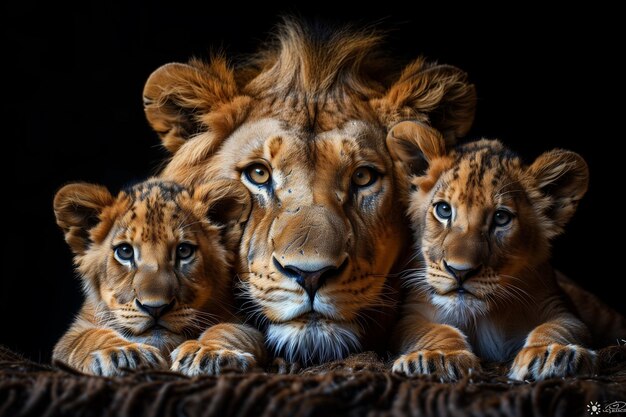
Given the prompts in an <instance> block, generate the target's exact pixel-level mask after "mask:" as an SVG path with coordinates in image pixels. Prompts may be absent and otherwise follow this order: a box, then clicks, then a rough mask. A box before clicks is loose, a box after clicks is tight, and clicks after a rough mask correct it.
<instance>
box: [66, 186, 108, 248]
mask: <svg viewBox="0 0 626 417" xmlns="http://www.w3.org/2000/svg"><path fill="white" fill-rule="evenodd" d="M113 202H114V198H113V196H112V195H111V193H110V192H109V190H107V189H106V188H105V187H103V186H101V185H95V184H87V183H75V184H68V185H66V186H65V187H63V188H61V189H60V190H59V191H58V192H57V193H56V195H55V196H54V215H55V216H56V219H57V224H58V225H59V227H60V228H61V229H62V230H63V232H64V233H65V241H66V242H67V243H68V245H69V246H70V248H71V249H72V251H73V252H74V253H75V254H77V255H80V254H82V253H84V252H85V250H86V249H87V247H88V246H89V243H90V241H89V230H90V229H92V228H93V227H94V226H96V225H97V224H98V222H99V221H100V219H99V216H100V213H102V210H103V209H104V208H105V207H108V206H110V205H111V204H113Z"/></svg>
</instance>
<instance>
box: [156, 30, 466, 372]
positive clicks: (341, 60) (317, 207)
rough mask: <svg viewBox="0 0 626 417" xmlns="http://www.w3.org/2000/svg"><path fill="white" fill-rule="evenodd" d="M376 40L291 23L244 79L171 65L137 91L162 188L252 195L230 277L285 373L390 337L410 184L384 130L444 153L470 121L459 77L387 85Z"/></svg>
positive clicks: (447, 73)
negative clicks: (209, 185)
mask: <svg viewBox="0 0 626 417" xmlns="http://www.w3.org/2000/svg"><path fill="white" fill-rule="evenodd" d="M380 40H381V37H380V36H379V35H378V34H376V33H373V32H371V31H369V32H368V31H354V30H343V31H324V30H322V31H320V30H318V29H316V28H314V27H312V26H307V25H303V24H300V23H297V22H293V21H287V22H286V23H285V24H284V25H283V26H282V27H281V28H280V29H279V31H278V35H277V37H276V40H275V42H274V43H273V45H272V46H270V47H269V48H267V49H266V50H263V51H261V52H260V53H259V54H258V55H257V56H256V57H254V58H252V59H250V60H249V62H248V63H247V64H245V65H244V66H242V67H240V68H237V69H233V68H230V67H229V66H228V64H227V62H226V60H225V59H224V58H222V57H214V58H213V59H212V60H211V61H210V62H208V63H203V62H200V61H198V60H192V61H191V62H189V63H188V64H168V65H165V66H163V67H161V68H159V69H158V70H157V71H155V72H154V73H153V74H152V75H151V76H150V78H149V79H148V81H147V83H146V86H145V89H144V103H145V110H146V116H147V118H148V120H149V121H150V123H151V124H152V126H153V127H154V129H155V130H156V131H157V132H158V133H159V134H160V135H161V138H162V141H163V144H164V146H165V147H166V148H168V149H169V150H170V151H171V152H172V153H173V156H172V159H171V161H170V162H169V164H168V165H167V167H166V168H165V170H164V171H163V174H162V175H163V177H164V178H167V179H172V180H175V181H179V182H182V183H184V184H187V185H188V184H197V183H201V182H203V181H206V180H210V179H214V178H230V179H234V180H239V181H241V182H242V183H243V184H244V185H246V186H247V187H248V189H249V190H250V192H251V193H252V195H253V204H252V212H251V215H250V219H249V221H248V223H247V224H246V226H245V230H244V234H243V239H242V242H241V246H240V251H239V254H240V262H239V263H238V265H237V269H238V272H239V274H240V279H241V289H242V292H243V298H244V301H245V304H244V306H243V307H244V308H245V310H246V312H247V313H248V314H249V315H250V316H251V317H254V318H256V319H258V323H259V325H260V326H261V327H263V328H264V329H265V331H266V338H267V342H268V343H269V345H270V346H271V347H272V348H273V350H274V352H275V353H280V354H283V355H285V356H286V357H287V358H288V359H293V360H301V361H303V362H319V361H326V360H330V359H335V358H340V357H342V356H344V355H345V354H347V353H348V352H349V351H353V350H359V349H361V348H362V347H363V346H364V345H365V344H366V340H365V332H363V331H362V327H363V326H368V325H369V326H370V327H369V329H368V331H367V333H368V335H371V336H373V338H374V339H376V336H375V334H376V331H380V330H383V331H384V330H385V328H386V327H388V326H386V325H385V322H384V319H383V317H382V316H380V314H379V313H384V312H385V309H386V308H387V307H393V300H391V299H389V293H390V291H389V286H390V283H389V282H388V280H387V279H386V276H387V275H388V273H389V272H390V271H393V267H394V264H395V263H396V262H398V261H399V259H400V258H401V254H402V251H403V248H406V247H407V246H408V239H409V236H408V233H407V232H406V227H404V225H405V219H404V207H403V206H402V204H398V202H399V201H400V200H401V197H400V196H401V195H403V190H404V189H406V187H407V184H408V182H407V179H406V176H405V175H400V176H398V172H397V167H396V166H395V165H394V163H393V162H392V160H391V158H390V157H389V150H388V149H387V148H386V144H385V136H386V134H387V130H388V129H389V128H390V127H391V126H392V125H394V124H395V123H397V122H398V121H400V120H403V119H407V118H408V119H415V120H420V121H422V122H425V123H431V124H432V125H434V126H436V127H437V128H438V129H440V130H441V131H443V132H445V134H446V137H447V138H448V139H449V140H450V141H453V140H454V138H455V137H456V136H459V135H462V134H464V133H465V132H466V131H467V129H468V128H469V126H470V124H471V122H472V119H473V114H474V102H475V93H474V87H473V85H471V84H470V83H469V82H468V81H467V77H466V75H465V73H463V72H462V71H460V70H458V69H457V68H454V67H450V66H445V65H437V64H432V63H428V62H426V61H425V60H424V59H422V58H419V59H417V60H415V61H414V62H413V63H411V64H409V65H408V66H406V67H405V69H404V70H403V71H396V70H395V69H394V68H393V67H392V66H390V65H389V61H388V60H386V59H383V58H381V53H380V51H381V48H380V47H379V43H380ZM259 167H261V168H259ZM255 169H256V170H258V169H260V170H261V171H258V172H256V173H255ZM251 174H252V175H259V176H260V177H259V178H261V177H262V178H266V177H265V176H266V175H268V176H269V177H268V178H269V179H267V182H266V183H264V184H263V185H258V184H255V183H254V182H253V181H251V180H250V178H249V175H251ZM365 179H371V180H372V181H371V183H369V184H367V185H361V186H360V185H358V183H361V184H366V182H365ZM298 271H299V272H298ZM374 311H376V315H377V316H376V317H374V314H373V312H374ZM372 322H377V323H378V325H377V324H374V323H372ZM380 341H384V338H380V337H378V338H377V342H380Z"/></svg>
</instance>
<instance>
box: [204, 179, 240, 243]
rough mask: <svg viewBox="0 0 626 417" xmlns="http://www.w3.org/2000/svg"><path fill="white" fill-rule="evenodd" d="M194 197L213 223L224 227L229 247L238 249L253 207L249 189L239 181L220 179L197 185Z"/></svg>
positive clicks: (225, 239) (225, 238)
mask: <svg viewBox="0 0 626 417" xmlns="http://www.w3.org/2000/svg"><path fill="white" fill-rule="evenodd" d="M193 197H194V199H195V200H197V201H200V202H201V203H202V205H203V207H204V208H205V209H206V216H207V217H208V218H209V220H210V221H211V222H212V223H215V224H218V225H220V226H223V227H224V241H225V243H226V245H227V247H228V249H229V250H236V248H237V247H238V245H239V240H240V239H241V233H242V230H243V226H244V224H245V222H246V221H247V220H248V216H249V215H250V210H251V208H252V202H251V199H250V192H249V191H248V189H247V188H246V187H245V186H244V185H243V184H242V183H241V182H239V181H235V180H229V179H219V180H214V181H211V182H208V183H205V184H201V185H199V186H198V187H196V188H195V190H194V192H193Z"/></svg>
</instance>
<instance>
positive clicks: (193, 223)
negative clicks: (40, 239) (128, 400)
mask: <svg viewBox="0 0 626 417" xmlns="http://www.w3.org/2000/svg"><path fill="white" fill-rule="evenodd" d="M249 210H250V197H249V194H248V191H247V190H246V188H245V187H244V186H243V185H241V184H239V183H238V182H236V181H230V180H219V181H214V182H211V183H207V184H204V185H201V186H198V187H197V188H195V189H193V190H190V189H186V188H183V187H182V186H180V185H179V184H176V183H173V182H167V181H161V180H158V179H150V180H147V181H145V182H143V183H140V184H138V185H135V186H133V187H131V188H129V189H126V190H124V191H122V192H120V193H119V195H118V196H117V197H114V196H112V195H111V194H110V193H109V191H108V190H107V189H106V188H104V187H102V186H99V185H93V184H86V183H76V184H70V185H67V186H65V187H63V188H62V189H61V190H60V191H59V192H58V193H57V194H56V196H55V198H54V212H55V215H56V219H57V223H58V225H59V226H60V227H61V228H62V229H63V231H64V232H65V240H66V241H67V243H68V244H69V246H70V248H71V250H72V252H73V253H74V255H75V256H74V262H75V264H76V267H77V270H78V272H79V274H80V276H81V280H82V286H83V291H84V294H85V301H84V304H83V306H82V309H81V311H80V313H79V314H78V316H77V317H76V319H75V321H74V323H73V324H72V326H71V327H70V329H69V330H68V331H67V332H66V333H65V335H64V336H63V337H62V338H61V340H59V342H58V343H57V345H56V346H55V348H54V352H53V359H55V360H59V361H62V362H65V363H67V364H68V365H70V366H72V367H74V368H76V369H78V370H80V371H82V372H86V373H91V374H96V375H107V376H110V375H117V374H119V373H120V371H121V369H122V368H136V367H138V366H140V365H143V366H148V367H166V366H168V361H167V360H166V358H167V355H169V354H170V353H171V363H172V365H171V368H172V369H173V370H176V371H180V372H183V373H186V374H189V375H195V374H200V373H219V372H220V369H221V368H222V367H223V366H229V367H231V368H232V367H234V368H237V369H239V370H242V371H245V370H247V369H249V368H251V367H253V366H254V365H255V364H256V362H257V361H258V360H261V358H262V357H263V355H264V353H263V338H262V335H261V334H260V333H259V332H258V331H257V330H254V329H252V328H249V327H248V326H244V325H241V324H230V323H228V324H226V323H222V322H225V321H231V320H233V318H234V316H233V314H232V313H231V312H230V311H229V307H230V304H231V303H230V299H231V293H232V290H231V285H232V283H231V281H232V278H231V275H230V265H231V263H232V261H233V259H232V258H233V254H234V251H235V249H236V247H237V245H238V244H239V239H240V237H241V223H242V222H244V221H245V220H246V218H247V216H248V213H249ZM217 323H221V324H217ZM210 326H211V327H210ZM203 330H205V331H204V332H203V333H202V331H203ZM201 333H202V334H201ZM198 336H200V337H199V338H198V339H196V340H189V339H193V338H196V337H198ZM181 343H182V344H181ZM177 346H178V348H176V347H177ZM174 348H176V349H175V350H173V349H174ZM172 350H173V351H172Z"/></svg>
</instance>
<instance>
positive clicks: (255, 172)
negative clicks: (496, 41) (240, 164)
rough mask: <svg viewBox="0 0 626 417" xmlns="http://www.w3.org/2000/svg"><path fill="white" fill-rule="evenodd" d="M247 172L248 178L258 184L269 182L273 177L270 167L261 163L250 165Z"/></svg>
mask: <svg viewBox="0 0 626 417" xmlns="http://www.w3.org/2000/svg"><path fill="white" fill-rule="evenodd" d="M245 172H246V177H248V180H249V181H250V182H252V183H253V184H256V185H263V184H267V183H268V181H269V180H270V178H271V177H272V175H271V174H270V170H269V168H268V167H266V166H265V165H263V164H259V163H256V164H252V165H250V166H249V167H247V168H246V171H245Z"/></svg>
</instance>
